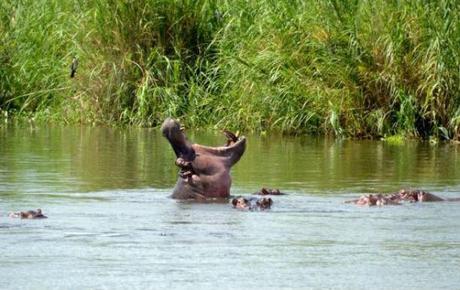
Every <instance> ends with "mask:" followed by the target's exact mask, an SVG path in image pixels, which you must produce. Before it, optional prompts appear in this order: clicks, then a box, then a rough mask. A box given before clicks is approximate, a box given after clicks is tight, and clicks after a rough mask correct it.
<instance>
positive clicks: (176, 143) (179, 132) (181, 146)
mask: <svg viewBox="0 0 460 290" xmlns="http://www.w3.org/2000/svg"><path fill="white" fill-rule="evenodd" d="M161 132H162V133H163V136H164V137H165V138H166V139H168V141H169V143H170V144H171V146H172V148H173V150H174V153H176V157H178V158H179V157H181V158H183V159H186V160H193V159H194V158H195V150H193V148H192V144H191V143H190V142H189V141H188V140H187V137H186V136H185V134H184V132H183V129H182V127H181V125H180V124H179V122H178V121H176V120H174V119H172V118H167V119H166V120H165V121H164V122H163V125H162V126H161Z"/></svg>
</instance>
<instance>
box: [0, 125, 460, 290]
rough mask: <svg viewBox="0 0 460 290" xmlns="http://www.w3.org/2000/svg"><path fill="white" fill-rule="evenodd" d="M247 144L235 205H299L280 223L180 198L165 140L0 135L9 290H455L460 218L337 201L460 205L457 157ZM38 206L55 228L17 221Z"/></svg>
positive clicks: (358, 145)
mask: <svg viewBox="0 0 460 290" xmlns="http://www.w3.org/2000/svg"><path fill="white" fill-rule="evenodd" d="M191 139H193V140H196V141H198V142H199V143H204V144H211V145H218V144H222V143H223V138H222V137H221V136H219V135H214V134H204V133H196V134H194V135H192V136H191ZM248 142H249V143H248V149H247V151H246V153H245V155H244V156H243V158H242V160H241V161H240V162H239V164H238V165H237V166H236V167H235V168H234V171H233V180H234V182H233V187H232V192H233V194H235V195H239V194H248V193H251V192H253V191H255V190H256V189H258V188H260V187H261V186H268V187H276V188H280V189H282V190H283V191H285V192H287V193H289V195H286V196H279V197H274V198H273V199H274V207H273V209H272V210H270V211H266V212H243V211H237V210H234V209H232V208H231V207H230V205H228V204H199V203H184V202H177V201H175V200H172V199H169V198H168V195H169V194H170V192H171V190H172V187H173V185H174V182H175V179H176V175H177V171H178V170H177V168H176V167H175V166H174V156H173V152H172V150H171V149H170V147H169V144H168V143H166V141H165V140H164V139H163V138H162V137H161V134H159V132H157V131H156V130H147V129H123V130H122V129H107V128H59V127H55V128H53V127H52V128H35V129H30V128H22V129H13V128H8V129H6V128H0V288H1V289H32V288H34V289H120V288H122V289H126V288H134V289H140V288H155V289H157V288H196V289H203V288H209V289H215V288H244V289H247V288H273V289H279V288H334V289H340V288H344V289H369V288H376V289H441V288H442V289H458V288H459V285H460V275H458V269H460V203H454V202H452V203H447V202H446V203H431V204H428V203H427V204H406V205H403V206H399V207H397V206H395V207H384V208H360V207H355V206H352V205H348V204H343V203H342V201H343V200H346V199H349V198H353V197H355V196H359V195H360V194H361V193H363V192H377V191H395V190H397V189H399V188H401V187H410V186H412V187H417V188H423V189H426V190H430V191H433V192H434V193H436V194H438V195H440V196H443V197H454V196H460V157H459V152H458V151H459V150H460V147H458V146H453V145H439V146H436V147H433V146H430V145H428V144H421V143H415V142H408V143H407V144H405V145H403V146H392V145H388V144H383V143H381V142H371V141H361V142H357V141H334V140H324V139H315V138H312V137H308V138H287V137H280V136H270V137H265V138H261V137H258V136H248ZM38 207H40V208H42V209H43V210H44V212H45V214H47V215H48V216H49V218H48V219H45V220H17V219H10V218H8V217H7V213H8V212H9V211H16V210H26V209H35V208H38Z"/></svg>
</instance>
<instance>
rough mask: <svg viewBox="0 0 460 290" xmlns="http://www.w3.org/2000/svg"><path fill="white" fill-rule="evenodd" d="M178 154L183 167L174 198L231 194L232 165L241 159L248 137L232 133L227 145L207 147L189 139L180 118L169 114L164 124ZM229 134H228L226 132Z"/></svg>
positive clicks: (167, 135)
mask: <svg viewBox="0 0 460 290" xmlns="http://www.w3.org/2000/svg"><path fill="white" fill-rule="evenodd" d="M161 131H162V133H163V136H165V138H166V139H168V141H169V143H170V144H171V146H172V148H173V150H174V153H175V154H176V157H177V159H176V165H177V166H179V167H180V168H181V171H180V173H179V178H178V179H177V182H176V185H175V187H174V191H173V193H172V197H173V198H177V199H206V198H228V197H229V196H230V186H231V183H232V180H231V177H230V169H231V168H232V166H233V165H235V163H237V162H238V160H240V158H241V156H242V155H243V153H244V151H245V149H246V138H245V137H241V138H237V137H236V136H235V135H233V134H231V136H230V137H229V139H231V138H233V140H229V141H228V142H227V145H226V146H221V147H208V146H203V145H199V144H192V143H191V142H190V141H188V140H187V137H186V136H185V134H184V132H183V130H182V129H181V126H180V124H179V122H178V121H176V120H174V119H171V118H168V119H166V120H165V121H164V122H163V125H162V126H161ZM226 135H227V134H226Z"/></svg>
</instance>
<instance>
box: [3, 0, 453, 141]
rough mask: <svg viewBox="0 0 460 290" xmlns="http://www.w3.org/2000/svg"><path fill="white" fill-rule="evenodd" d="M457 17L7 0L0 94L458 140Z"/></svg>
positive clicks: (33, 107) (34, 103)
mask: <svg viewBox="0 0 460 290" xmlns="http://www.w3.org/2000/svg"><path fill="white" fill-rule="evenodd" d="M458 19H460V4H459V3H458V2H456V1H448V0H438V1H415V0H414V1H408V0H406V1H383V0H374V1H371V0H361V1H358V0H342V1H338V0H326V1H313V0H307V1H287V0H286V1H270V0H263V1H243V0H235V1H221V0H198V1H192V0H169V1H168V0H146V1H121V0H110V1H102V0H97V1H83V0H73V1H71V0H61V1H57V0H49V1H45V0H38V1H31V0H20V1H18V0H15V1H13V0H6V1H3V2H2V3H1V4H0V36H1V39H2V40H4V41H3V42H2V43H0V108H1V110H2V111H3V112H4V111H8V112H10V115H11V114H16V115H22V116H24V115H25V116H29V117H30V118H37V119H41V120H54V121H61V122H69V123H75V122H81V123H90V124H98V123H108V124H113V123H116V124H118V123H122V124H135V125H141V126H152V125H153V126H155V125H158V124H159V123H160V122H161V121H162V120H163V119H164V118H165V117H166V116H174V117H178V118H181V119H182V120H183V122H185V123H186V124H187V125H188V126H192V127H209V126H215V127H218V128H223V127H227V128H233V129H236V128H238V129H241V130H278V131H282V132H286V133H305V132H308V133H324V134H334V135H344V136H358V137H376V136H384V135H395V134H399V135H405V136H413V137H424V138H427V137H429V136H436V137H442V138H448V139H457V140H458V139H459V138H460V56H459V53H460V26H459V25H458ZM74 56H76V57H78V59H79V63H80V66H79V68H78V71H77V76H76V78H74V79H70V78H69V76H68V74H69V65H70V63H71V60H72V58H73V57H74ZM4 115H5V114H4V113H2V114H0V116H4Z"/></svg>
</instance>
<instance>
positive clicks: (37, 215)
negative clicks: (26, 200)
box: [9, 209, 47, 219]
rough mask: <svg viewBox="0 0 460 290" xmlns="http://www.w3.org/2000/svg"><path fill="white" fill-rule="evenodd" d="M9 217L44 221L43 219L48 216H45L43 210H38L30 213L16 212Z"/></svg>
mask: <svg viewBox="0 0 460 290" xmlns="http://www.w3.org/2000/svg"><path fill="white" fill-rule="evenodd" d="M9 216H10V217H12V218H21V219H43V218H47V216H45V215H43V213H42V210H41V209H37V210H36V211H34V210H28V211H20V212H14V213H10V214H9Z"/></svg>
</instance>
